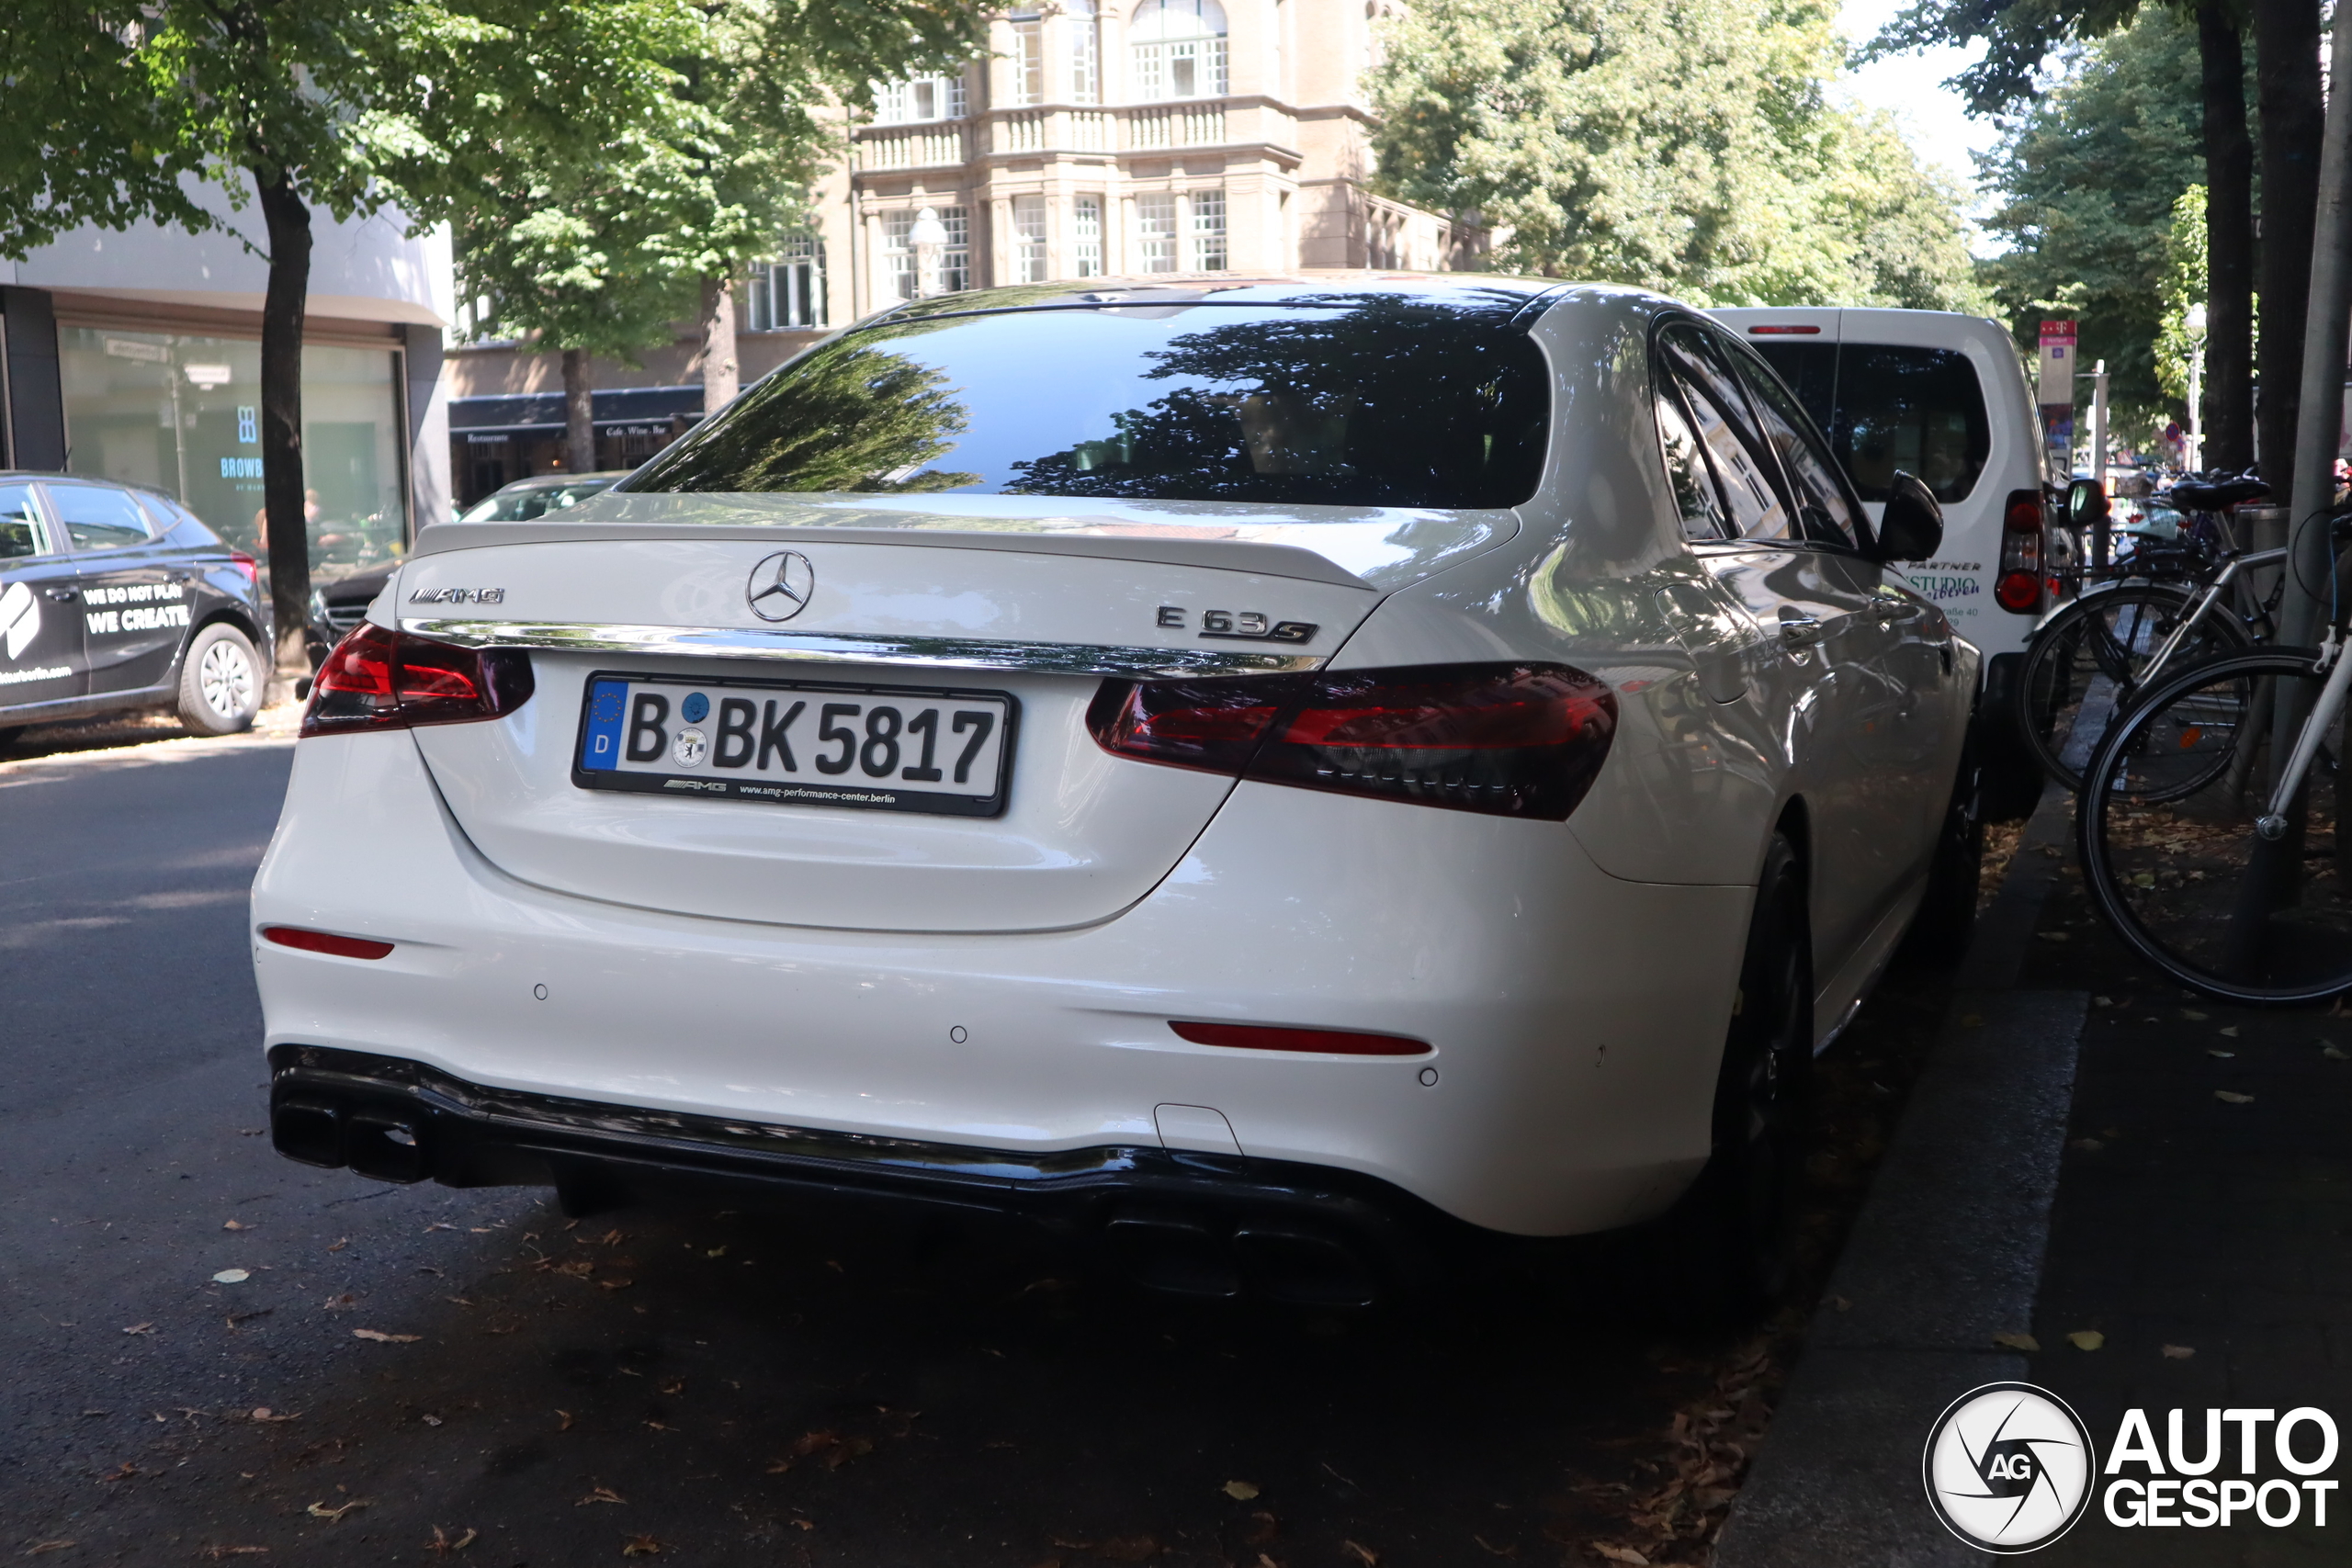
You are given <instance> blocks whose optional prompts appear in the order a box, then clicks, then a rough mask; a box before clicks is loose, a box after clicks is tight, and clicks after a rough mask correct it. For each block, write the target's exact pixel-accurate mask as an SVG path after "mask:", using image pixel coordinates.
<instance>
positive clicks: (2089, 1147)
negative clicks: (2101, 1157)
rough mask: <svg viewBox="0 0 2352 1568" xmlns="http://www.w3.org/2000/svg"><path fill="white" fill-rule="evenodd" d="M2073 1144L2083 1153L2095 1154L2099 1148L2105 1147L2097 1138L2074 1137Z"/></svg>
mask: <svg viewBox="0 0 2352 1568" xmlns="http://www.w3.org/2000/svg"><path fill="white" fill-rule="evenodd" d="M2075 1147H2076V1148H2078V1149H2080V1150H2082V1151H2083V1153H2085V1154H2086V1155H2095V1154H2097V1153H2098V1152H2099V1150H2101V1149H2103V1148H2105V1147H2107V1145H2105V1144H2102V1143H2100V1142H2099V1141H2098V1139H2097V1138H2076V1139H2075Z"/></svg>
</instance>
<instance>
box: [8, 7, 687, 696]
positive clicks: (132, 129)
mask: <svg viewBox="0 0 2352 1568" xmlns="http://www.w3.org/2000/svg"><path fill="white" fill-rule="evenodd" d="M692 20H693V14H692V13H691V11H690V10H689V9H688V8H687V6H686V3H685V0H9V4H7V5H6V6H0V73H5V80H0V255H9V256H17V257H22V256H23V255H24V254H26V253H27V252H28V250H30V249H32V248H33V247H36V246H40V245H43V244H47V243H50V242H51V241H52V240H54V239H55V238H56V236H57V235H58V234H59V233H60V232H62V231H65V230H67V229H71V228H74V227H76V226H78V225H81V224H84V223H95V224H98V225H100V226H103V227H108V228H114V229H121V228H125V227H128V226H129V225H130V224H132V223H134V222H139V221H141V220H154V221H157V222H162V223H165V224H175V225H177V226H179V227H182V228H185V229H189V230H193V231H202V230H205V229H209V228H215V227H220V226H221V220H219V219H217V218H216V217H215V216H214V215H213V214H212V212H211V211H210V210H209V209H208V208H207V207H205V206H204V205H203V204H202V203H200V202H199V201H198V200H197V199H196V197H195V196H194V194H193V193H192V192H191V190H190V189H189V183H190V182H195V181H209V182H211V183H213V184H216V185H218V186H221V187H222V188H224V189H225V190H226V191H227V193H228V195H229V197H230V200H231V203H232V206H233V207H235V208H243V206H244V205H245V204H246V203H247V202H248V201H251V202H254V203H256V204H257V205H258V206H259V208H260V209H261V214H262V219H263V222H264V226H265V229H266V243H267V251H268V257H269V284H268V288H267V292H266V300H265V304H264V308H263V325H262V353H261V359H262V389H261V403H262V410H261V426H262V428H261V447H262V464H263V479H262V485H263V491H264V496H265V500H266V507H267V512H268V518H269V522H270V525H271V527H270V548H269V559H270V589H271V595H272V599H273V601H274V603H275V605H276V609H277V626H278V633H279V647H278V662H279V665H280V667H281V668H282V669H286V670H288V672H291V671H293V670H294V669H297V668H299V667H300V664H301V662H302V632H303V626H304V624H305V619H306V606H307V601H308V599H309V596H310V564H309V558H308V545H309V541H308V538H307V530H306V528H305V525H304V520H303V506H302V502H303V489H304V486H303V478H302V451H301V341H302V323H303V315H304V302H305V299H306V298H307V295H308V290H309V277H310V254H311V209H313V208H315V207H323V208H325V209H327V210H328V211H329V212H330V213H332V214H333V215H334V216H335V217H336V218H339V219H340V218H348V217H351V216H354V215H357V214H366V213H371V212H375V211H378V210H380V209H384V208H387V207H390V206H394V205H397V206H398V207H400V208H401V209H402V210H404V211H405V212H406V213H407V214H408V215H409V217H410V218H411V219H413V220H415V221H417V222H419V223H424V222H431V221H434V220H439V219H442V218H446V217H447V216H449V215H450V214H451V213H452V212H454V211H455V210H457V209H459V208H461V207H462V206H463V205H464V204H465V203H466V202H467V201H468V200H469V197H470V196H471V194H472V193H473V191H474V190H476V189H477V188H478V187H479V186H480V184H481V181H482V180H483V179H484V178H485V177H487V176H488V175H489V174H490V173H492V171H493V170H495V169H496V168H497V167H498V166H499V165H500V164H501V163H502V162H503V160H504V159H506V158H508V157H510V156H513V155H514V154H515V151H516V150H517V149H518V148H523V147H534V148H542V149H560V150H562V152H564V153H565V154H566V155H569V156H572V157H582V158H584V157H587V156H589V155H591V154H592V152H593V151H594V149H595V148H596V147H598V146H600V145H602V144H603V143H605V142H606V141H612V140H614V139H616V137H618V136H621V135H623V134H625V133H626V132H627V131H628V129H629V127H630V126H632V125H633V124H634V123H636V122H637V121H638V120H639V118H640V117H641V116H642V115H643V114H644V113H645V112H646V110H647V109H648V108H649V107H650V106H652V105H653V104H654V103H656V102H657V101H658V100H659V99H660V98H661V97H662V96H665V95H666V92H667V88H668V84H669V82H670V80H671V79H672V73H670V72H669V71H668V70H667V68H666V67H665V66H664V65H663V64H662V58H663V57H664V56H665V55H668V54H670V53H673V52H674V51H677V50H679V49H681V48H683V47H685V46H686V45H687V44H688V43H689V42H690V39H691V36H692Z"/></svg>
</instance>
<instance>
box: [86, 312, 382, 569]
mask: <svg viewBox="0 0 2352 1568" xmlns="http://www.w3.org/2000/svg"><path fill="white" fill-rule="evenodd" d="M58 361H59V364H58V369H59V379H60V384H61V388H62V391H63V393H64V398H65V427H66V442H67V464H66V466H67V468H69V469H70V470H71V471H72V472H74V473H77V474H88V475H91V476H93V477H95V478H100V479H117V480H120V481H122V482H124V483H128V484H137V485H147V486H151V487H153V489H156V490H160V491H164V493H165V494H167V495H171V496H174V497H176V498H177V499H178V500H179V502H181V503H182V504H183V505H185V506H187V509H188V510H189V511H191V512H193V513H196V514H197V515H198V517H200V518H202V519H203V520H204V522H205V524H206V525H208V526H209V527H210V528H211V529H212V530H213V532H215V533H217V534H219V535H220V536H221V537H222V538H224V539H226V540H227V541H229V543H231V544H232V545H234V546H236V547H239V548H241V549H245V550H251V551H253V552H254V554H256V555H264V556H266V553H267V540H266V529H265V519H264V517H263V514H262V478H261V473H262V459H261V421H260V418H259V410H260V407H261V344H259V343H257V342H254V341H252V340H250V339H241V338H215V337H197V336H191V335H185V334H181V333H144V332H119V331H116V330H114V329H111V328H102V327H84V326H73V325H69V324H63V323H61V325H60V326H59V329H58ZM399 370H400V355H398V354H397V353H395V352H393V351H392V350H390V349H389V348H380V349H377V348H344V347H330V346H326V345H322V344H305V345H304V346H303V349H302V452H303V459H304V461H303V479H304V485H305V489H306V491H307V492H308V496H307V501H306V503H305V506H304V509H303V510H304V513H305V515H306V516H307V518H308V520H309V525H310V535H311V570H312V573H313V574H314V575H315V576H316V577H318V578H319V579H320V580H321V581H333V580H334V579H335V578H337V577H341V576H344V575H346V574H347V573H349V572H351V571H355V570H360V569H362V568H365V567H368V566H373V565H376V564H378V563H379V562H382V561H385V560H389V559H391V558H394V557H396V556H398V555H399V554H400V553H401V551H402V550H403V549H405V548H406V547H407V538H408V527H407V500H406V489H405V486H404V484H403V482H402V477H401V476H402V470H403V465H404V464H405V463H406V462H407V439H406V436H407V433H406V431H405V430H404V429H403V428H402V426H401V419H400V397H399V390H398V379H397V378H398V376H399Z"/></svg>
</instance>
